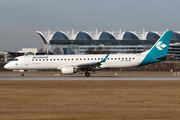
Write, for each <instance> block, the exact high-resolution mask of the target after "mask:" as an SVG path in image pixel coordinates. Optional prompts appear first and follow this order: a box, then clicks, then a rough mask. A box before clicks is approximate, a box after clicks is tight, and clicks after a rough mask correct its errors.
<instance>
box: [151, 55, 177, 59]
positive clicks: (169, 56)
mask: <svg viewBox="0 0 180 120" xmlns="http://www.w3.org/2000/svg"><path fill="white" fill-rule="evenodd" d="M173 57H175V56H174V55H165V56H160V57H155V58H154V59H162V58H173Z"/></svg>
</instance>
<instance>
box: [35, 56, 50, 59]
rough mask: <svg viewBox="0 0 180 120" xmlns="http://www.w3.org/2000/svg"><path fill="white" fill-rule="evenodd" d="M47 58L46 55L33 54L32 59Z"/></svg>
mask: <svg viewBox="0 0 180 120" xmlns="http://www.w3.org/2000/svg"><path fill="white" fill-rule="evenodd" d="M45 58H48V56H33V59H45Z"/></svg>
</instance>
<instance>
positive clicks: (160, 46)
mask: <svg viewBox="0 0 180 120" xmlns="http://www.w3.org/2000/svg"><path fill="white" fill-rule="evenodd" d="M166 46H167V45H166V44H162V41H159V42H158V43H157V44H156V47H157V49H158V50H163V48H165V47H166Z"/></svg>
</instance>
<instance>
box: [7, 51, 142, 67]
mask: <svg viewBox="0 0 180 120" xmlns="http://www.w3.org/2000/svg"><path fill="white" fill-rule="evenodd" d="M105 56H106V54H97V55H29V56H20V57H17V58H16V59H17V60H14V61H10V62H9V63H8V64H6V66H5V68H6V69H12V70H40V69H47V70H50V69H51V70H52V69H58V70H61V68H62V67H63V66H72V67H76V65H78V64H84V63H92V62H99V61H101V60H103V59H104V57H105ZM143 58H144V55H142V54H110V55H109V57H108V58H107V60H106V62H104V63H102V65H101V68H102V69H103V68H129V67H136V66H138V65H139V64H140V63H141V61H142V60H143Z"/></svg>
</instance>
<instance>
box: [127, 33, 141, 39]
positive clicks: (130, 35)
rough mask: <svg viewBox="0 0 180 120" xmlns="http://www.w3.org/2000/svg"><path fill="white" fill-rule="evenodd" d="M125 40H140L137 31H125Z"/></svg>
mask: <svg viewBox="0 0 180 120" xmlns="http://www.w3.org/2000/svg"><path fill="white" fill-rule="evenodd" d="M123 40H139V38H138V37H137V35H136V34H135V33H132V32H125V33H124V35H123Z"/></svg>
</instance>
